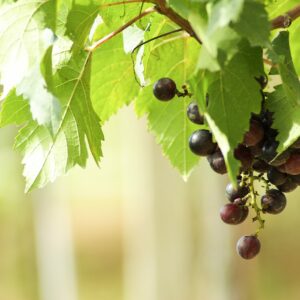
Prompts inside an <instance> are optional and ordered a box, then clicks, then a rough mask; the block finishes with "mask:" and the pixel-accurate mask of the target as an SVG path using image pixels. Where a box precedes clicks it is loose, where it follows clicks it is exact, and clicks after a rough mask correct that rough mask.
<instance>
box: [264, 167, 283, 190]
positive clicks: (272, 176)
mask: <svg viewBox="0 0 300 300" xmlns="http://www.w3.org/2000/svg"><path fill="white" fill-rule="evenodd" d="M267 177H268V179H269V181H270V182H271V183H273V184H274V185H277V186H278V185H281V184H284V183H285V181H286V180H287V174H285V173H281V172H280V171H278V170H277V169H276V168H271V169H270V170H269V171H268V174H267Z"/></svg>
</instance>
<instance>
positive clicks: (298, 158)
mask: <svg viewBox="0 0 300 300" xmlns="http://www.w3.org/2000/svg"><path fill="white" fill-rule="evenodd" d="M278 169H279V170H280V172H284V173H287V174H289V175H299V174H300V153H293V154H291V156H290V157H289V159H288V160H287V161H286V162H285V163H284V164H283V165H281V166H279V167H278Z"/></svg>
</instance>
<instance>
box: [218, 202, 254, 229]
mask: <svg viewBox="0 0 300 300" xmlns="http://www.w3.org/2000/svg"><path fill="white" fill-rule="evenodd" d="M248 213H249V209H248V207H246V206H242V205H237V204H234V203H227V204H225V205H224V206H223V207H222V208H221V210H220V217H221V219H222V220H223V222H224V223H226V224H231V225H236V224H240V223H242V222H243V221H245V219H246V218H247V216H248Z"/></svg>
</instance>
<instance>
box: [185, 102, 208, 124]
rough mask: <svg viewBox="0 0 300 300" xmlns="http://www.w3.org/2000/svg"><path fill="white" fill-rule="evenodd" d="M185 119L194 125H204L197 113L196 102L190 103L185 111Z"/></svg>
mask: <svg viewBox="0 0 300 300" xmlns="http://www.w3.org/2000/svg"><path fill="white" fill-rule="evenodd" d="M186 114H187V117H188V118H189V120H190V121H192V122H193V123H195V124H199V125H202V124H204V116H203V115H201V114H200V113H199V108H198V105H197V103H196V102H191V103H190V104H189V106H188V108H187V111H186Z"/></svg>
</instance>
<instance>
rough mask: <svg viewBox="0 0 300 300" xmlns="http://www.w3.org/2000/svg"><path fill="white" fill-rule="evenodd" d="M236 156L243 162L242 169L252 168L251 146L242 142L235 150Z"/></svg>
mask: <svg viewBox="0 0 300 300" xmlns="http://www.w3.org/2000/svg"><path fill="white" fill-rule="evenodd" d="M234 157H235V158H236V159H238V160H239V161H240V162H241V163H242V170H243V171H247V170H249V169H250V168H251V166H252V163H253V156H252V154H251V151H250V149H249V148H247V147H245V146H244V145H242V144H240V145H239V146H238V147H237V148H236V149H235V150H234Z"/></svg>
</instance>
